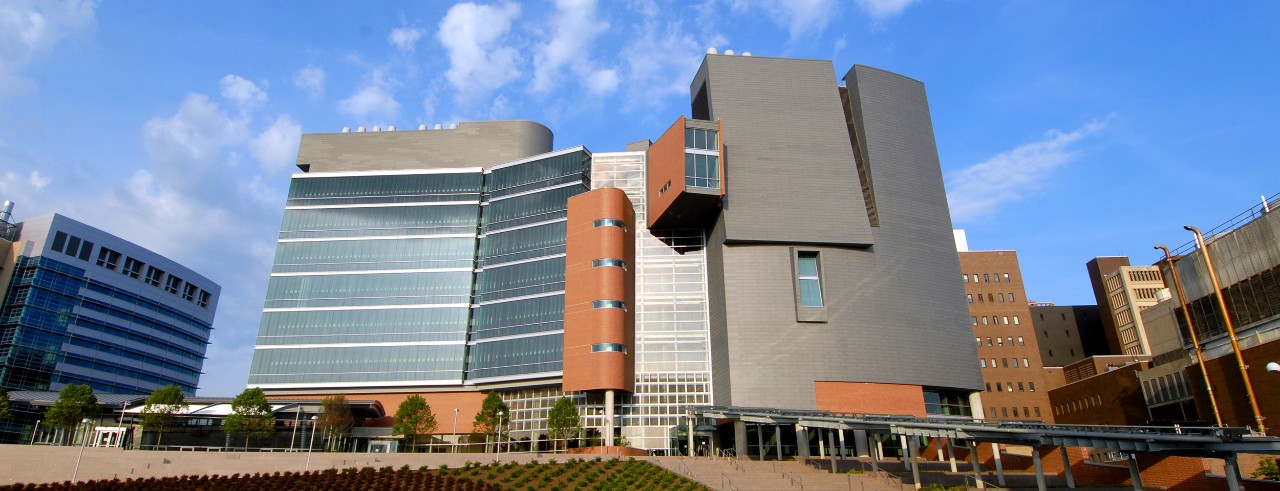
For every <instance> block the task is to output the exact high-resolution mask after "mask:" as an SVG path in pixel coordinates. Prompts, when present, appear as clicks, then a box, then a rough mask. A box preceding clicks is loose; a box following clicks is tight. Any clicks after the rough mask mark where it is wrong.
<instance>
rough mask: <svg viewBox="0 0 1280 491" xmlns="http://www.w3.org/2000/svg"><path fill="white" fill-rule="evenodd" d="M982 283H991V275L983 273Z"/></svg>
mask: <svg viewBox="0 0 1280 491" xmlns="http://www.w3.org/2000/svg"><path fill="white" fill-rule="evenodd" d="M982 281H985V282H990V281H991V275H989V274H986V273H982Z"/></svg>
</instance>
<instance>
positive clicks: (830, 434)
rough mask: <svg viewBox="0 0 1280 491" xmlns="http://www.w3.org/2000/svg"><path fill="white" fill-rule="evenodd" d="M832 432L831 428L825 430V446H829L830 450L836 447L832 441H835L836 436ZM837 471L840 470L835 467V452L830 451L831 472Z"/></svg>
mask: <svg viewBox="0 0 1280 491" xmlns="http://www.w3.org/2000/svg"><path fill="white" fill-rule="evenodd" d="M832 433H834V432H833V431H831V430H827V443H828V445H827V446H828V447H831V449H832V450H835V448H836V447H835V443H834V442H835V438H836V436H835V435H833V434H832ZM837 472H840V471H839V470H838V469H836V453H835V452H834V451H833V452H831V473H832V474H835V473H837Z"/></svg>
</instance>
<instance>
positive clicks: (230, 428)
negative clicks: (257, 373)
mask: <svg viewBox="0 0 1280 491" xmlns="http://www.w3.org/2000/svg"><path fill="white" fill-rule="evenodd" d="M222 431H225V432H227V433H228V434H231V433H244V448H246V449H248V448H249V437H251V436H253V435H260V436H267V435H270V434H272V433H275V431H276V416H275V415H274V414H272V413H271V404H270V403H269V402H267V395H266V394H263V393H262V389H259V388H256V387H254V388H250V389H245V390H244V392H241V393H240V395H238V396H236V398H235V399H232V400H231V414H228V415H227V420H226V421H224V422H223V427H222Z"/></svg>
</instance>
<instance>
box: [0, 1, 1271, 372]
mask: <svg viewBox="0 0 1280 491" xmlns="http://www.w3.org/2000/svg"><path fill="white" fill-rule="evenodd" d="M1277 25H1280V3H1276V2H1261V1H1257V2H1254V1H1245V2H1228V3H1205V2H1160V3H1151V2H1100V1H1096V2H987V1H982V2H979V1H974V2H966V1H929V0H922V1H915V0H857V1H853V2H839V1H835V0H803V1H802V0H796V1H787V0H773V1H746V0H706V1H704V2H701V3H698V2H682V1H664V0H632V1H616V2H609V1H606V2H599V3H598V4H597V3H596V2H593V1H590V0H563V1H558V2H530V3H503V2H490V3H458V4H448V3H445V2H418V3H414V4H392V3H390V2H374V3H366V2H359V3H356V2H341V3H329V2H306V3H303V2H296V3H295V2H253V1H228V2H212V3H210V2H204V3H185V2H106V3H101V4H100V3H98V2H95V1H73V2H52V1H40V0H6V1H4V2H3V3H0V115H3V117H0V199H10V200H14V201H16V202H17V203H18V205H17V209H16V210H15V212H16V213H15V215H16V218H17V219H19V220H21V219H25V218H27V217H32V216H36V215H42V214H46V213H50V212H59V213H63V214H65V215H68V216H71V217H72V218H76V219H78V220H81V221H84V222H87V223H90V224H93V225H94V226H96V227H99V228H102V229H104V230H106V231H108V232H112V233H114V234H116V235H119V236H121V237H124V238H126V239H128V240H131V241H133V242H136V243H139V244H141V245H143V246H145V247H148V248H151V249H153V250H155V251H157V252H159V253H161V254H164V255H166V256H169V257H171V258H173V259H176V260H178V261H180V262H183V263H184V264H186V265H188V266H191V267H192V268H193V269H195V270H197V271H200V272H202V273H203V274H205V275H206V276H209V277H210V278H212V279H213V280H214V281H217V282H218V283H219V284H221V285H222V287H223V290H222V291H223V295H222V300H221V305H220V306H219V309H218V318H217V322H216V323H215V328H216V329H215V331H214V335H213V344H212V345H211V346H210V348H209V354H208V356H209V360H208V361H207V362H206V364H205V372H206V374H205V375H204V377H203V379H202V384H201V385H202V388H201V391H200V392H201V394H205V395H227V394H235V393H238V392H239V391H240V390H241V389H243V387H244V383H245V380H246V377H247V372H248V365H249V359H250V357H251V354H252V349H253V338H254V336H255V335H256V333H257V326H258V316H259V312H260V309H261V306H262V300H263V297H264V294H265V289H266V282H267V274H268V271H269V269H270V262H271V258H272V255H273V253H274V247H275V244H274V237H275V234H276V231H277V230H278V227H279V223H280V216H281V213H282V208H283V202H284V193H285V191H286V190H287V187H288V181H289V175H290V173H291V172H293V171H294V170H295V169H294V168H293V166H292V163H293V160H294V157H295V154H296V150H297V141H298V135H299V134H300V133H301V132H316V133H320V132H333V131H338V130H340V129H341V128H342V127H343V126H350V127H353V128H354V127H356V126H360V125H363V126H368V127H372V126H374V125H381V126H384V127H385V126H386V125H396V126H398V127H400V128H416V127H417V126H418V125H419V124H428V125H434V124H435V123H442V124H444V125H446V126H447V125H448V124H450V123H453V122H457V121H468V120H483V119H530V120H535V121H539V122H542V123H544V124H546V125H548V126H549V127H550V128H551V129H552V131H554V132H555V135H556V146H557V147H560V148H563V147H569V146H573V145H578V144H584V145H586V146H587V147H588V148H589V149H591V150H593V151H597V152H599V151H616V150H620V149H622V148H623V146H624V145H625V144H626V143H627V142H630V141H635V140H642V139H646V138H656V137H657V135H659V134H660V133H661V131H662V130H663V129H665V128H666V127H667V125H669V124H670V122H671V121H672V120H674V119H675V118H676V116H678V115H680V114H687V113H688V102H687V101H688V83H689V80H690V79H691V78H692V75H693V72H694V71H695V70H696V68H697V66H698V63H699V62H700V60H701V58H702V56H703V53H705V51H706V49H707V47H710V46H715V47H717V48H719V49H720V50H721V51H723V50H725V49H734V50H736V51H738V52H742V51H751V52H752V53H753V54H755V55H756V56H785V57H801V58H818V59H831V60H833V61H834V65H835V70H836V72H837V73H839V74H841V75H842V74H843V73H844V72H845V71H846V70H847V69H848V68H849V67H850V66H851V65H853V64H855V63H857V64H863V65H870V66H875V67H879V68H883V69H887V70H890V71H894V72H898V73H902V74H904V75H907V76H910V77H913V78H916V79H919V80H921V81H923V82H924V83H925V84H926V87H927V89H928V92H929V100H930V105H931V108H932V111H933V123H934V131H935V132H936V135H937V142H938V151H939V154H940V157H941V161H942V167H943V173H944V176H945V178H946V180H947V189H948V194H949V196H950V199H951V204H952V216H953V219H954V221H955V225H956V226H957V227H959V228H964V229H966V230H967V231H968V236H969V242H970V246H971V248H972V249H974V250H984V249H1014V250H1017V251H1018V254H1019V257H1020V259H1021V262H1022V269H1023V274H1024V277H1025V279H1026V284H1027V294H1028V297H1029V298H1031V299H1035V300H1042V301H1051V302H1055V303H1058V304H1091V303H1093V298H1092V293H1091V290H1090V288H1089V283H1088V279H1087V278H1086V276H1085V269H1084V263H1085V262H1086V261H1088V260H1089V259H1090V258H1092V257H1094V256H1099V255H1129V256H1131V257H1132V258H1133V261H1134V262H1135V263H1140V264H1145V263H1151V262H1153V261H1154V260H1155V259H1156V258H1157V254H1156V252H1155V251H1154V250H1153V249H1152V246H1154V245H1155V244H1157V243H1165V244H1168V245H1170V246H1176V245H1180V244H1182V243H1184V242H1186V241H1187V240H1189V239H1190V235H1189V234H1188V233H1187V232H1184V231H1183V230H1182V225H1186V224H1191V225H1198V226H1200V227H1202V228H1205V229H1208V228H1210V227H1212V226H1214V225H1217V224H1219V223H1221V222H1223V221H1225V220H1227V219H1228V218H1230V217H1232V216H1233V215H1235V214H1237V213H1238V212H1240V211H1243V210H1245V209H1246V208H1248V207H1250V206H1253V205H1255V204H1257V203H1259V201H1260V196H1261V195H1264V194H1265V195H1267V196H1271V195H1273V194H1275V193H1277V192H1280V179H1277V177H1280V165H1277V159H1276V157H1275V155H1276V153H1277V152H1276V148H1275V147H1276V145H1277V143H1276V142H1277V141H1280V139H1277V138H1276V136H1275V134H1276V133H1277V130H1280V125H1278V124H1277V123H1276V119H1275V118H1276V115H1280V91H1278V90H1277V85H1276V84H1277V79H1278V78H1280V77H1278V75H1280V63H1277V60H1278V59H1280V58H1278V57H1277V53H1278V52H1280V49H1278V48H1280V29H1276V27H1275V26H1277ZM832 82H833V83H835V79H833V80H832ZM779 124H785V122H779ZM957 281H958V279H957Z"/></svg>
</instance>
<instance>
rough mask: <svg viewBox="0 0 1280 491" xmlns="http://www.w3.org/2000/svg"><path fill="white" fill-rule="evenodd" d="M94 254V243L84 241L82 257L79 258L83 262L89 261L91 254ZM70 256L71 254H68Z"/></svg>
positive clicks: (81, 250) (81, 249)
mask: <svg viewBox="0 0 1280 491" xmlns="http://www.w3.org/2000/svg"><path fill="white" fill-rule="evenodd" d="M92 253H93V242H89V241H87V240H86V241H84V242H83V243H82V244H81V246H80V255H79V256H77V257H79V258H80V260H81V261H88V260H89V254H92ZM68 254H69V252H68Z"/></svg>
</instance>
